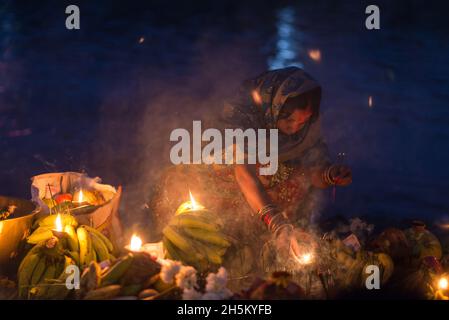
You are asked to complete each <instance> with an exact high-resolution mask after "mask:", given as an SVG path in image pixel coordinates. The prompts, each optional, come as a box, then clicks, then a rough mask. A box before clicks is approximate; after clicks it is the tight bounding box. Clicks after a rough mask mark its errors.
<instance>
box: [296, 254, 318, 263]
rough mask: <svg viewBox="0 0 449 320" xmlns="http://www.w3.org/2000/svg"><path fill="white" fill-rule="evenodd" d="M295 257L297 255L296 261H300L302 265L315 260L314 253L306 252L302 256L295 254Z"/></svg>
mask: <svg viewBox="0 0 449 320" xmlns="http://www.w3.org/2000/svg"><path fill="white" fill-rule="evenodd" d="M294 257H295V259H296V261H298V262H299V264H301V265H308V264H311V263H312V260H313V255H312V254H311V253H304V254H302V255H300V256H297V255H295V254H294Z"/></svg>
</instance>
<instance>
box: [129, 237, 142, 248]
mask: <svg viewBox="0 0 449 320" xmlns="http://www.w3.org/2000/svg"><path fill="white" fill-rule="evenodd" d="M129 248H130V249H131V251H139V250H140V249H141V248H142V239H140V238H139V237H138V236H136V234H133V236H132V237H131V242H130V244H129Z"/></svg>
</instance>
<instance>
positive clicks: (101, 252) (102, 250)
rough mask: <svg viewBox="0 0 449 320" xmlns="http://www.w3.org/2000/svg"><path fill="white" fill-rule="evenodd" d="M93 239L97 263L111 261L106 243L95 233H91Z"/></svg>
mask: <svg viewBox="0 0 449 320" xmlns="http://www.w3.org/2000/svg"><path fill="white" fill-rule="evenodd" d="M90 235H91V238H92V246H93V248H94V250H95V253H96V255H97V259H96V260H97V261H100V262H101V261H104V260H108V259H109V253H108V248H107V247H106V245H105V243H104V242H103V241H101V239H100V237H98V236H97V235H96V234H95V233H90Z"/></svg>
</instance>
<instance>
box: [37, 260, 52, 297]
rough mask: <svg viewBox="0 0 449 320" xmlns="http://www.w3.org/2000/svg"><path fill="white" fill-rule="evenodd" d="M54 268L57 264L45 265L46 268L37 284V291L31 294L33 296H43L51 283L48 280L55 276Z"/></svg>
mask: <svg viewBox="0 0 449 320" xmlns="http://www.w3.org/2000/svg"><path fill="white" fill-rule="evenodd" d="M56 269H57V265H55V264H50V265H49V266H48V267H47V270H45V273H44V274H43V275H42V278H41V280H40V281H39V283H38V284H37V291H36V293H35V294H34V296H33V297H34V298H37V299H43V298H45V296H46V293H47V291H48V289H49V288H50V286H51V284H49V281H48V280H50V279H54V278H55V277H56Z"/></svg>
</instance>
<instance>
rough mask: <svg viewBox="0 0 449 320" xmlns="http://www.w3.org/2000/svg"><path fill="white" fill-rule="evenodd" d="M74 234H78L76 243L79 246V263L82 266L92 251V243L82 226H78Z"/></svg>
mask: <svg viewBox="0 0 449 320" xmlns="http://www.w3.org/2000/svg"><path fill="white" fill-rule="evenodd" d="M76 235H77V236H78V243H79V248H80V265H81V266H82V267H84V266H86V265H87V264H88V263H89V259H90V256H91V253H90V252H91V251H92V243H91V239H90V237H89V234H88V233H87V231H86V229H85V228H84V227H79V228H78V229H76Z"/></svg>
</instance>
